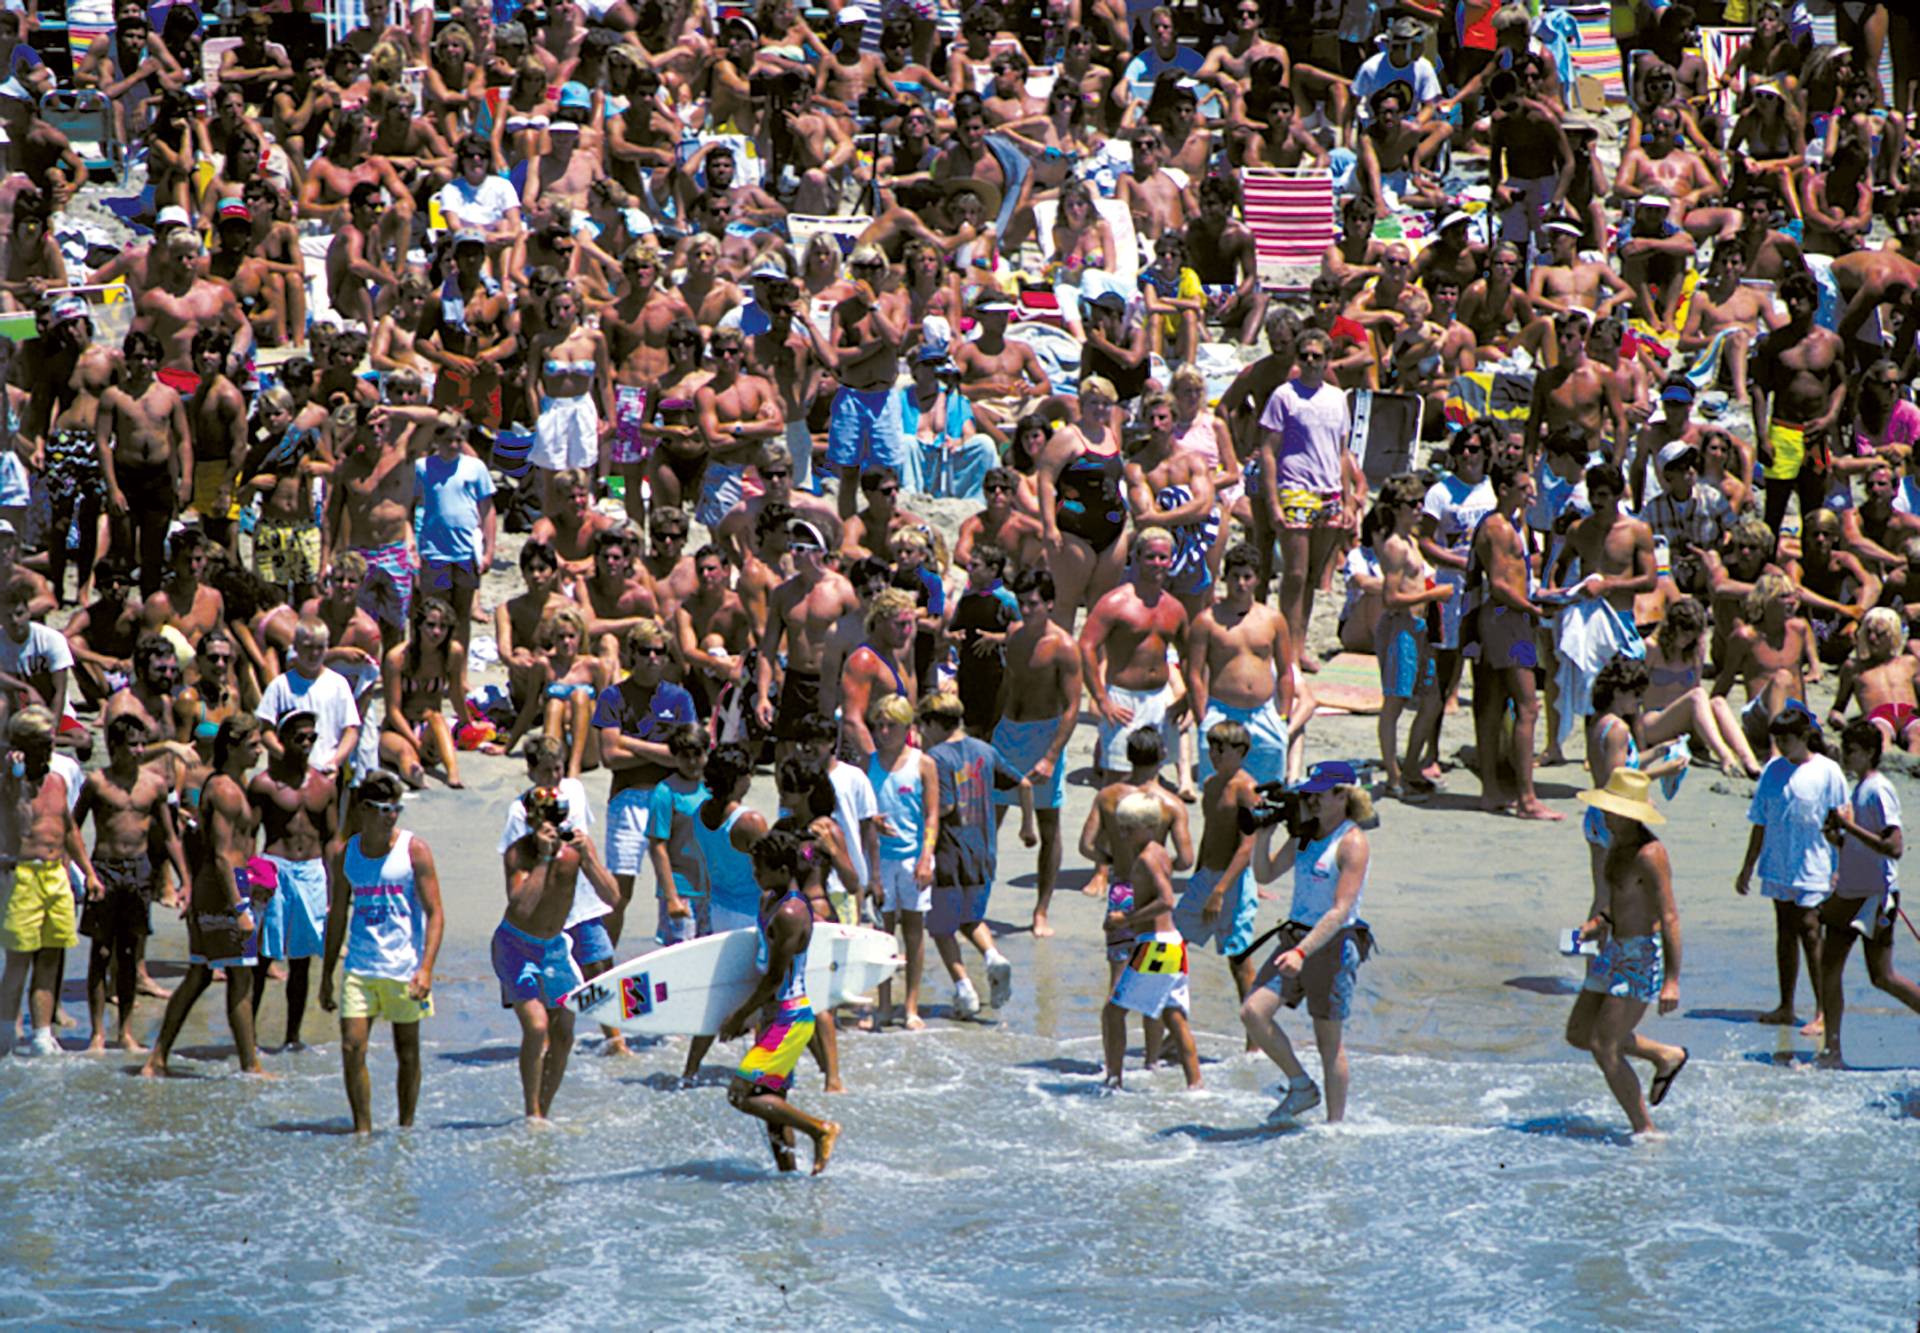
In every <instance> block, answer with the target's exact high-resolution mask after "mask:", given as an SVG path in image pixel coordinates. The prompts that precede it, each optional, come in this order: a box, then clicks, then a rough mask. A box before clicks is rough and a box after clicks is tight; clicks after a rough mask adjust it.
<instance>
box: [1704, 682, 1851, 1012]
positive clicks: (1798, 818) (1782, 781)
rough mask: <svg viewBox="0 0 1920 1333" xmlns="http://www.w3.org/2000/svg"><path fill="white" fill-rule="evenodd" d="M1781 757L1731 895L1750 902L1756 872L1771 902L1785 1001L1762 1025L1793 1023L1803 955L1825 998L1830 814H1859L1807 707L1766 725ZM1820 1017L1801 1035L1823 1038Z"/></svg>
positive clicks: (1756, 812)
mask: <svg viewBox="0 0 1920 1333" xmlns="http://www.w3.org/2000/svg"><path fill="white" fill-rule="evenodd" d="M1767 730H1768V732H1769V733H1770V734H1771V735H1772V737H1773V743H1774V745H1775V746H1776V747H1777V748H1778V749H1779V751H1780V753H1779V754H1778V755H1776V756H1775V757H1774V758H1773V759H1772V760H1770V761H1769V762H1768V764H1767V766H1766V768H1765V769H1764V770H1763V771H1762V772H1761V774H1760V785H1759V786H1758V787H1756V788H1755V789H1754V792H1753V801H1752V803H1751V804H1750V805H1749V806H1748V807H1747V821H1748V822H1749V823H1750V824H1752V825H1753V829H1752V832H1751V833H1749V834H1748V837H1747V855H1746V859H1745V860H1744V861H1743V862H1741V865H1740V874H1739V875H1738V876H1737V877H1736V878H1735V879H1734V881H1733V891H1734V892H1735V893H1737V894H1740V895H1741V896H1742V897H1745V896H1746V894H1747V892H1748V889H1749V887H1750V886H1751V884H1752V881H1753V876H1754V872H1755V871H1756V870H1758V871H1759V874H1760V892H1761V893H1762V894H1764V895H1765V896H1766V897H1768V898H1771V899H1773V931H1774V963H1775V966H1776V967H1777V968H1778V970H1779V974H1780V1004H1779V1006H1778V1007H1777V1008H1774V1009H1772V1010H1769V1011H1768V1012H1767V1013H1764V1014H1762V1015H1760V1018H1759V1021H1760V1022H1762V1023H1772V1024H1775V1025H1785V1024H1788V1023H1791V1022H1793V1018H1794V1013H1793V993H1794V990H1795V989H1796V988H1797V987H1798V985H1799V982H1800V963H1799V953H1798V951H1796V949H1795V945H1796V944H1797V945H1798V946H1799V950H1802V951H1804V952H1805V953H1806V956H1807V981H1808V984H1809V985H1811V986H1812V987H1813V989H1814V1002H1815V1004H1816V1005H1817V1004H1818V1003H1819V999H1820V995H1819V991H1820V907H1821V904H1823V903H1825V902H1826V900H1827V898H1828V897H1829V896H1830V895H1831V894H1832V892H1833V868H1834V849H1833V846H1832V844H1830V843H1829V842H1828V840H1827V838H1826V827H1827V821H1828V817H1829V816H1830V815H1832V814H1833V813H1835V812H1836V811H1837V812H1839V813H1840V814H1841V815H1842V816H1844V817H1846V818H1851V817H1852V815H1853V807H1852V805H1851V800H1852V792H1851V791H1850V790H1849V789H1848V787H1847V779H1846V774H1844V773H1842V772H1841V771H1840V765H1838V764H1836V763H1834V762H1833V760H1832V759H1830V758H1829V757H1828V756H1827V753H1826V747H1825V745H1824V744H1823V743H1822V741H1821V738H1820V724H1819V723H1818V722H1815V721H1814V720H1813V714H1812V713H1810V712H1808V711H1807V709H1806V706H1805V705H1804V704H1790V705H1788V706H1787V707H1786V708H1785V709H1784V710H1782V711H1781V713H1780V715H1779V716H1778V717H1776V718H1774V719H1773V721H1772V722H1771V723H1770V724H1769V725H1768V727H1767ZM1822 1030H1823V1024H1822V1022H1821V1016H1820V1014H1818V1013H1815V1014H1814V1018H1813V1021H1812V1022H1811V1023H1809V1024H1807V1025H1806V1026H1805V1027H1804V1028H1802V1029H1801V1030H1800V1032H1801V1035H1802V1036H1808V1037H1817V1036H1819V1035H1820V1033H1821V1031H1822Z"/></svg>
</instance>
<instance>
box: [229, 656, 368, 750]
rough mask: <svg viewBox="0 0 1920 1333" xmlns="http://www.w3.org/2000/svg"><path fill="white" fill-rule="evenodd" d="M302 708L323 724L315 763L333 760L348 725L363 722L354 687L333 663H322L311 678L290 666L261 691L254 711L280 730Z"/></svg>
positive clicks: (257, 715)
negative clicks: (323, 665)
mask: <svg viewBox="0 0 1920 1333" xmlns="http://www.w3.org/2000/svg"><path fill="white" fill-rule="evenodd" d="M302 708H304V709H306V710H308V711H309V712H311V713H312V714H313V716H314V721H315V725H316V726H317V727H318V728H319V733H318V735H316V736H315V738H314V742H313V760H312V762H313V764H314V766H315V767H316V768H319V767H322V766H324V765H327V764H331V763H332V762H333V757H334V755H336V754H338V753H339V751H340V738H341V737H342V736H344V735H345V734H346V732H347V728H349V727H357V726H359V725H360V709H359V706H358V705H356V704H355V703H354V701H353V687H352V686H351V685H349V684H347V678H346V677H345V676H343V675H341V674H340V673H339V672H338V671H335V670H334V669H333V668H332V667H321V668H320V675H319V678H318V679H316V680H308V679H307V678H306V677H305V676H303V675H301V674H300V672H299V671H298V670H296V669H295V668H293V667H288V668H287V669H286V670H285V671H284V672H282V673H281V674H280V675H279V676H277V677H275V678H274V681H273V683H272V684H270V685H268V686H267V688H266V689H265V690H263V691H262V692H261V694H260V703H259V705H258V706H257V707H255V708H254V710H253V715H254V716H255V717H257V718H259V719H260V720H261V721H262V722H264V723H266V724H267V725H268V726H269V727H273V728H275V729H276V730H277V729H278V728H279V726H280V719H281V718H283V717H285V716H286V715H287V714H288V713H292V712H295V711H297V710H299V709H302Z"/></svg>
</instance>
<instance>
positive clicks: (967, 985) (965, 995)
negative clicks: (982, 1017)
mask: <svg viewBox="0 0 1920 1333" xmlns="http://www.w3.org/2000/svg"><path fill="white" fill-rule="evenodd" d="M953 1012H954V1013H956V1014H958V1015H960V1017H962V1018H972V1017H973V1016H974V1015H975V1014H977V1013H979V1012H980V996H979V993H978V992H976V991H975V990H974V989H973V980H972V979H971V978H969V977H963V978H961V979H960V980H959V981H957V982H955V983H954V987H953Z"/></svg>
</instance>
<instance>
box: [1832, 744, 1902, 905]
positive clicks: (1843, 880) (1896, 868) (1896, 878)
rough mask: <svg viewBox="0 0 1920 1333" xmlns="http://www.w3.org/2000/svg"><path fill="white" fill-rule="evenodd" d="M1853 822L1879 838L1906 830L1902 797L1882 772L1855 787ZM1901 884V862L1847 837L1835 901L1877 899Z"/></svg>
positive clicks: (1863, 780)
mask: <svg viewBox="0 0 1920 1333" xmlns="http://www.w3.org/2000/svg"><path fill="white" fill-rule="evenodd" d="M1853 822H1854V823H1856V824H1858V825H1859V826H1860V827H1861V828H1863V829H1865V830H1866V831H1867V832H1869V833H1872V834H1875V835H1878V834H1882V833H1885V832H1886V831H1887V830H1888V829H1890V828H1903V827H1905V825H1903V824H1902V823H1901V822H1900V797H1899V795H1898V793H1896V792H1895V791H1894V789H1893V784H1892V783H1891V782H1888V781H1887V779H1886V775H1885V774H1883V773H1878V772H1875V773H1869V774H1867V776H1866V777H1865V778H1864V779H1862V780H1861V781H1860V782H1857V783H1855V784H1854V788H1853ZM1899 883H1900V863H1899V862H1898V861H1896V860H1894V859H1893V858H1892V857H1890V856H1882V855H1880V853H1878V852H1876V851H1874V850H1873V849H1872V848H1871V847H1868V846H1867V845H1866V844H1865V843H1863V842H1861V841H1860V839H1858V838H1854V837H1848V838H1847V839H1846V840H1845V841H1843V842H1842V843H1841V844H1840V856H1839V870H1838V872H1837V873H1836V874H1835V875H1834V878H1833V893H1834V896H1835V897H1836V898H1877V897H1879V896H1880V895H1881V894H1883V893H1885V892H1886V891H1887V890H1888V889H1891V888H1894V887H1895V886H1897V885H1898V884H1899Z"/></svg>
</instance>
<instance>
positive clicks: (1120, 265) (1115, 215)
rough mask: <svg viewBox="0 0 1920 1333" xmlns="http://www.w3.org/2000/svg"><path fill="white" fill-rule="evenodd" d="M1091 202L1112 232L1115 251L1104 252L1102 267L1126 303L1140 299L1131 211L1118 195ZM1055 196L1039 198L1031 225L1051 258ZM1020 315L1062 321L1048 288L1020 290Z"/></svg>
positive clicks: (1056, 210) (1057, 203)
mask: <svg viewBox="0 0 1920 1333" xmlns="http://www.w3.org/2000/svg"><path fill="white" fill-rule="evenodd" d="M1093 206H1094V208H1095V209H1097V210H1098V211H1099V214H1100V217H1101V219H1102V220H1103V221H1105V222H1106V224H1107V229H1108V230H1109V231H1111V232H1112V233H1113V248H1114V251H1115V253H1114V254H1111V255H1109V256H1107V261H1108V262H1107V267H1106V269H1105V270H1104V272H1106V273H1107V274H1108V275H1109V276H1110V277H1112V279H1113V282H1114V286H1115V287H1117V288H1118V289H1119V290H1120V291H1121V292H1122V293H1124V294H1125V295H1126V298H1127V301H1128V303H1129V304H1132V303H1133V302H1134V301H1136V300H1137V299H1139V291H1140V241H1139V238H1138V237H1137V236H1136V235H1135V234H1134V230H1133V214H1132V212H1131V211H1130V210H1129V209H1128V208H1127V206H1126V205H1125V204H1123V203H1121V202H1120V201H1119V200H1118V199H1102V198H1100V197H1099V196H1097V195H1096V196H1095V197H1094V201H1093ZM1059 213H1060V201H1059V200H1058V199H1042V200H1040V201H1039V202H1037V203H1035V204H1034V206H1033V228H1034V232H1035V238H1036V239H1037V240H1038V242H1039V245H1040V250H1041V253H1042V255H1043V256H1045V257H1046V258H1048V259H1051V258H1052V254H1051V250H1052V245H1053V223H1054V219H1055V218H1056V217H1058V216H1059ZM1020 317H1021V318H1022V319H1031V320H1039V321H1041V322H1043V323H1054V322H1060V323H1064V322H1065V321H1064V319H1063V318H1062V317H1061V315H1060V312H1059V311H1058V310H1057V309H1056V308H1055V305H1054V295H1053V290H1052V289H1051V288H1048V289H1046V290H1044V291H1039V292H1023V293H1022V294H1021V296H1020Z"/></svg>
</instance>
